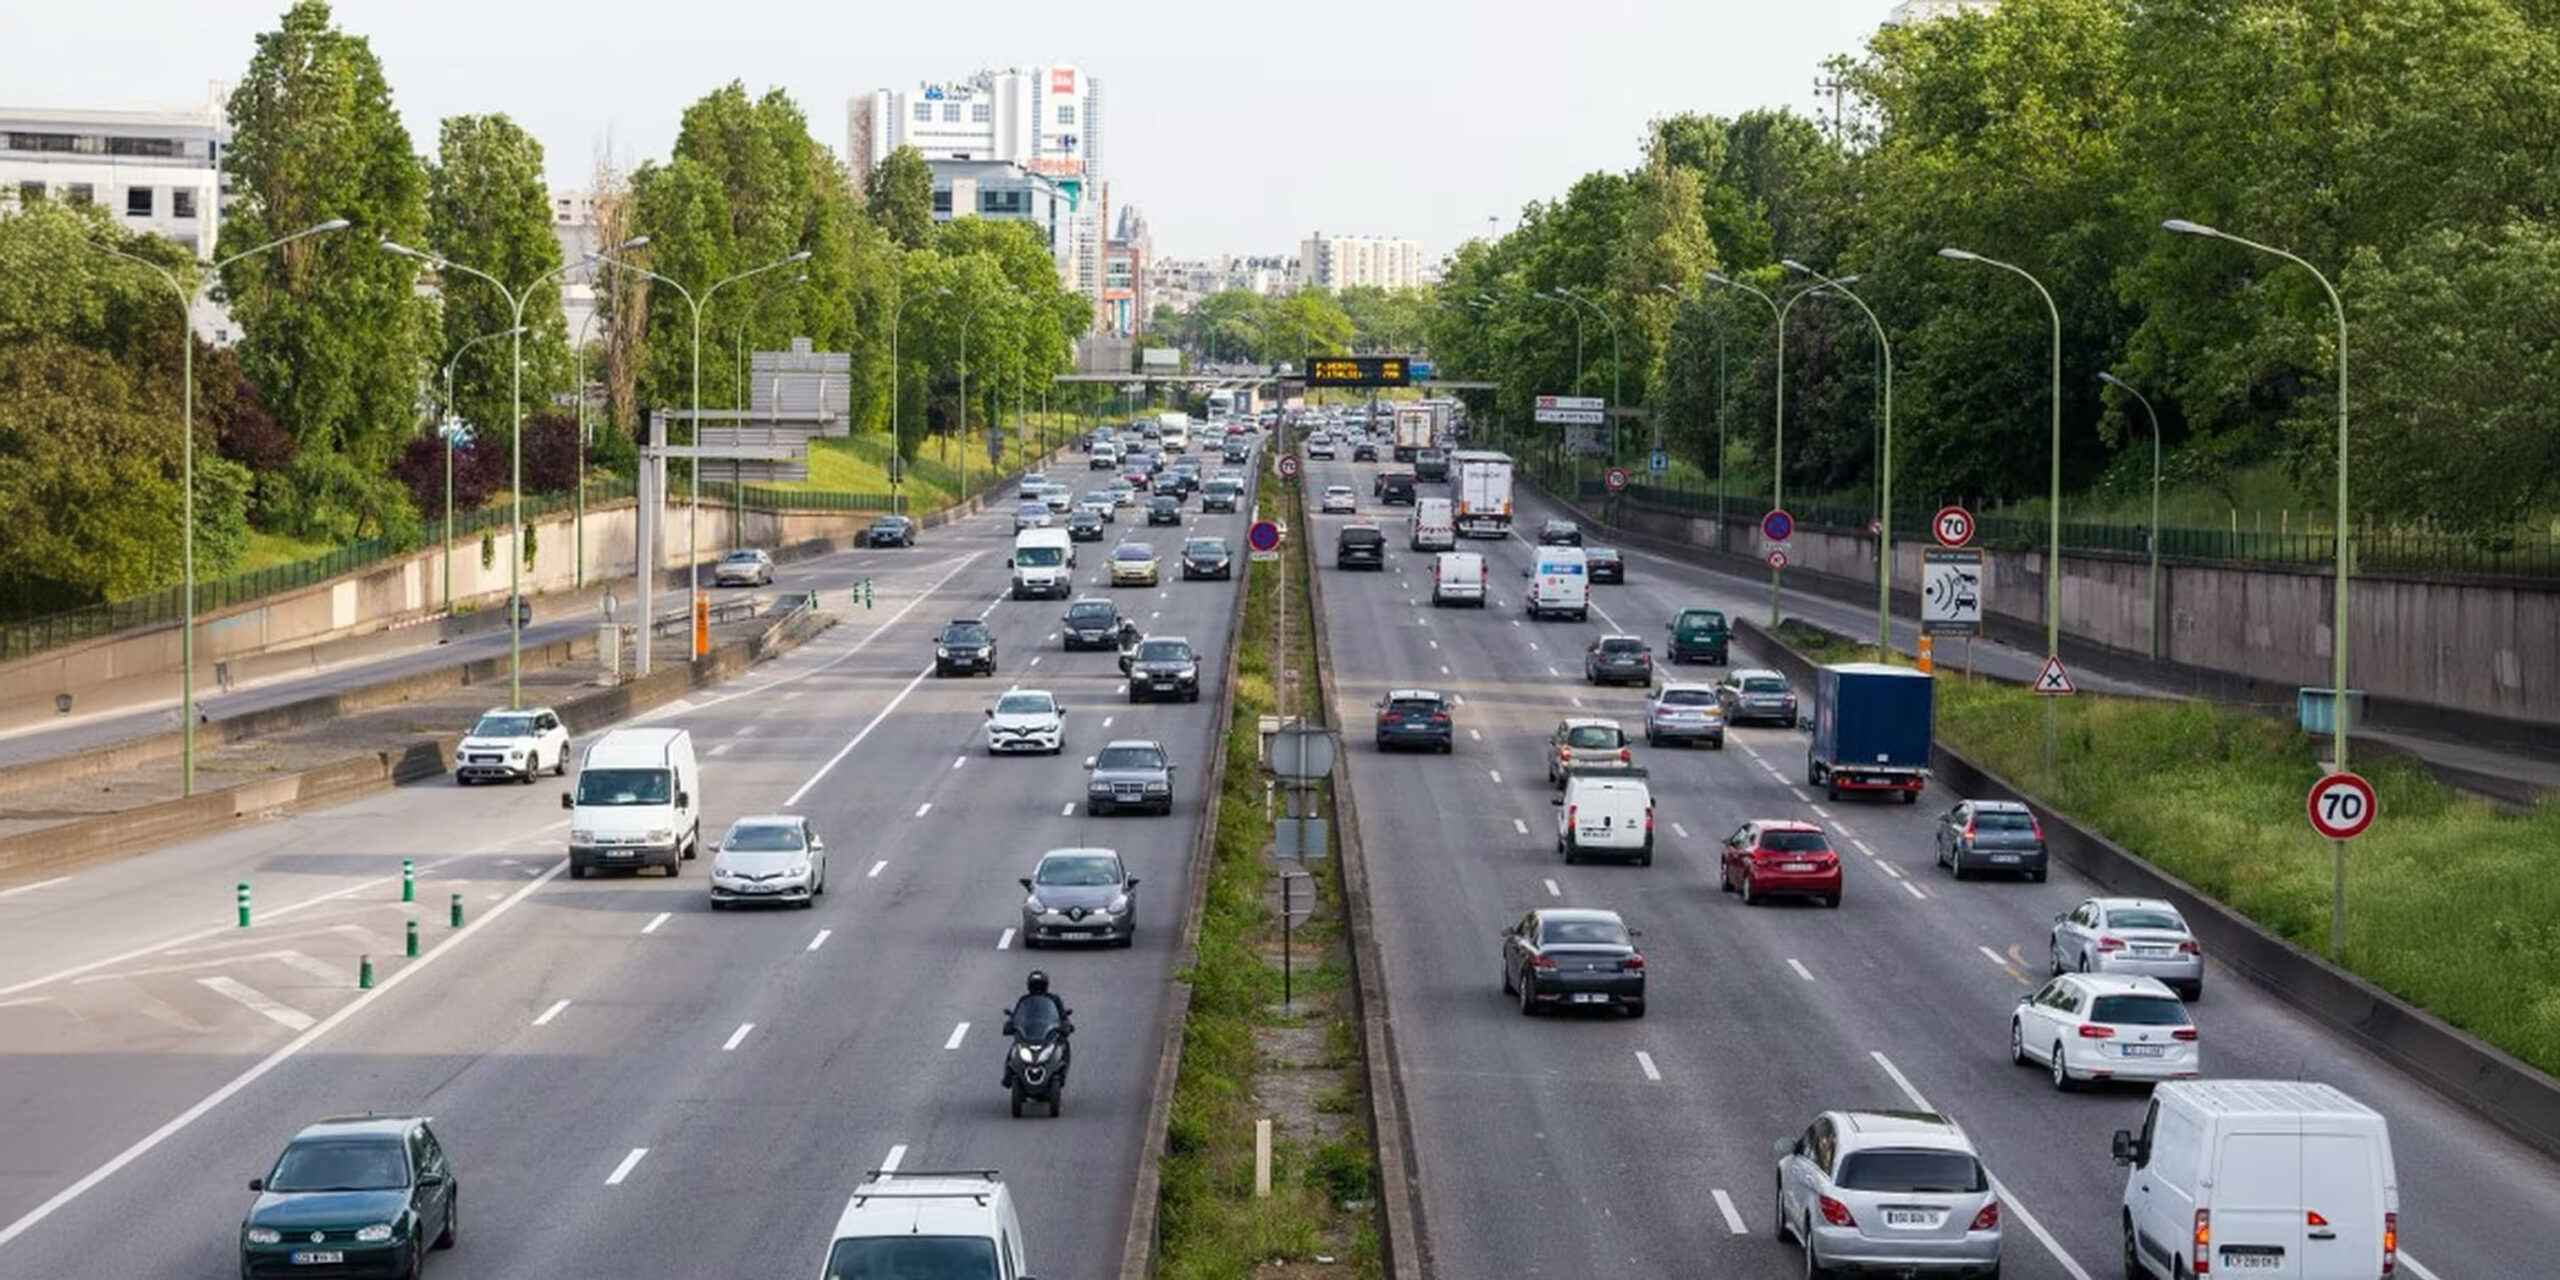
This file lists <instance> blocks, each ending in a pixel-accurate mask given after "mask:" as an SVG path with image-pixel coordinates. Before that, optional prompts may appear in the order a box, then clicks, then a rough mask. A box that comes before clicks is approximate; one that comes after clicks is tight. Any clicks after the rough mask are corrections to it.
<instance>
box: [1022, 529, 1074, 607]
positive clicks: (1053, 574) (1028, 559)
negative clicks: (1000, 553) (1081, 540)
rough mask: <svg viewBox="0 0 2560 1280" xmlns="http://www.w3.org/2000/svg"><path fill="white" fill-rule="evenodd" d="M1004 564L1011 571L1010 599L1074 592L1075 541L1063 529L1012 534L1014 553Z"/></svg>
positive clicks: (1060, 595)
mask: <svg viewBox="0 0 2560 1280" xmlns="http://www.w3.org/2000/svg"><path fill="white" fill-rule="evenodd" d="M1004 564H1005V567H1006V568H1008V569H1011V570H1013V598H1014V599H1016V600H1029V599H1031V598H1033V597H1034V596H1055V597H1057V598H1058V599H1060V600H1064V599H1066V598H1067V597H1069V596H1072V595H1074V594H1075V593H1076V579H1075V567H1076V544H1075V541H1074V539H1072V538H1069V537H1068V536H1067V531H1066V530H1064V529H1025V530H1023V531H1022V532H1020V533H1017V534H1015V535H1013V554H1012V555H1011V556H1010V557H1007V558H1006V560H1005V562H1004Z"/></svg>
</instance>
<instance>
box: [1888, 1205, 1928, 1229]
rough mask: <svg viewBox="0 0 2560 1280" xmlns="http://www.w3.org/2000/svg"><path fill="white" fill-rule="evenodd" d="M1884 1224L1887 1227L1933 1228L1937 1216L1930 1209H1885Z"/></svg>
mask: <svg viewBox="0 0 2560 1280" xmlns="http://www.w3.org/2000/svg"><path fill="white" fill-rule="evenodd" d="M1884 1224H1885V1225H1886V1226H1888V1227H1934V1226H1936V1225H1938V1214H1937V1212H1936V1211H1935V1210H1931V1209H1887V1210H1885V1211H1884Z"/></svg>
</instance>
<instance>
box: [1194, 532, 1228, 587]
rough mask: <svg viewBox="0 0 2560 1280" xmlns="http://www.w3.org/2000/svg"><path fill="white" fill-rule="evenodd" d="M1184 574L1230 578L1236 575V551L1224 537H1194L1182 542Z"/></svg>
mask: <svg viewBox="0 0 2560 1280" xmlns="http://www.w3.org/2000/svg"><path fill="white" fill-rule="evenodd" d="M1182 576H1183V578H1184V579H1186V580H1188V579H1191V578H1218V579H1221V580H1223V579H1228V578H1233V577H1234V576H1236V569H1235V553H1234V552H1232V551H1229V550H1228V549H1227V540H1226V539H1224V538H1193V539H1191V540H1189V541H1187V542H1185V543H1183V544H1182Z"/></svg>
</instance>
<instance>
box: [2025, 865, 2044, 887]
mask: <svg viewBox="0 0 2560 1280" xmlns="http://www.w3.org/2000/svg"><path fill="white" fill-rule="evenodd" d="M2044 874H2045V869H2044V868H2042V867H2038V868H2036V869H2035V870H2033V871H2030V872H2028V873H2027V878H2028V879H2029V880H2032V881H2034V882H2035V883H2037V884H2043V883H2044Z"/></svg>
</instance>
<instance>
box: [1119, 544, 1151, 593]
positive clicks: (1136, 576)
mask: <svg viewBox="0 0 2560 1280" xmlns="http://www.w3.org/2000/svg"><path fill="white" fill-rule="evenodd" d="M1158 576H1159V574H1158V567H1157V563H1156V549H1155V548H1154V547H1151V546H1148V545H1147V544H1145V543H1143V542H1123V543H1121V544H1120V545H1119V546H1116V547H1113V548H1112V549H1111V585H1112V586H1115V587H1152V586H1154V585H1156V581H1157V578H1158Z"/></svg>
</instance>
